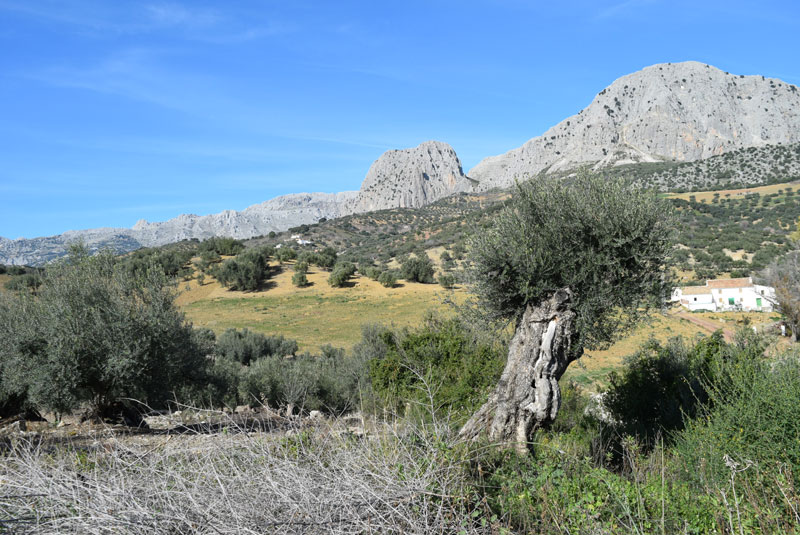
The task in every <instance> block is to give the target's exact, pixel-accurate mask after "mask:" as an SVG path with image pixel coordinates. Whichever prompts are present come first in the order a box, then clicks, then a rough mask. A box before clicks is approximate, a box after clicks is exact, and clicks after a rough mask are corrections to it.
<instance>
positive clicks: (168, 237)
mask: <svg viewBox="0 0 800 535" xmlns="http://www.w3.org/2000/svg"><path fill="white" fill-rule="evenodd" d="M355 196H356V192H354V191H345V192H342V193H292V194H289V195H282V196H280V197H276V198H274V199H270V200H268V201H264V202H262V203H260V204H254V205H253V206H249V207H247V208H245V209H244V210H242V211H241V212H237V211H235V210H225V211H223V212H220V213H218V214H211V215H205V216H198V215H193V214H189V215H187V214H182V215H180V216H178V217H176V218H174V219H170V220H169V221H164V222H158V223H148V222H147V221H144V220H141V221H139V222H138V223H136V225H134V226H133V232H134V236H136V238H137V239H138V240H139V241H140V242H141V243H142V244H143V245H145V246H155V245H163V244H165V243H172V242H176V241H180V240H184V239H191V238H197V239H200V240H203V239H206V238H210V237H212V236H231V237H234V238H252V237H254V236H261V235H263V234H267V233H269V232H270V231H276V232H279V231H283V230H286V229H288V228H291V227H295V226H298V225H302V224H308V223H316V222H317V221H319V220H320V219H321V218H323V217H325V218H328V219H330V218H333V217H340V216H342V215H346V214H347V212H345V209H346V205H347V203H348V201H351V200H352V199H354V198H355Z"/></svg>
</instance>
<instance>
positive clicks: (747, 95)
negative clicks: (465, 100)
mask: <svg viewBox="0 0 800 535" xmlns="http://www.w3.org/2000/svg"><path fill="white" fill-rule="evenodd" d="M798 141H800V92H798V90H797V87H796V86H794V85H790V84H787V83H785V82H783V81H781V80H778V79H775V78H765V77H763V76H744V75H734V74H731V73H728V72H723V71H721V70H719V69H717V68H715V67H712V66H710V65H705V64H702V63H698V62H693V61H690V62H685V63H667V64H658V65H653V66H651V67H647V68H645V69H642V70H641V71H637V72H635V73H632V74H629V75H627V76H623V77H622V78H619V79H618V80H616V81H614V82H613V83H612V84H611V85H610V86H608V87H607V88H605V89H603V90H602V91H600V93H598V94H597V96H596V97H595V98H594V99H593V100H592V102H591V104H589V106H587V107H586V108H585V109H583V110H581V111H580V112H579V113H578V114H577V115H573V116H572V117H569V118H567V119H565V120H563V121H562V122H560V123H559V124H557V125H555V126H554V127H552V128H550V129H549V130H547V131H546V132H545V133H544V134H543V135H541V136H539V137H535V138H533V139H531V140H530V141H528V142H527V143H525V144H524V145H523V146H521V147H519V148H517V149H513V150H511V151H509V152H507V153H505V154H501V155H499V156H492V157H489V158H486V159H484V160H482V161H481V162H480V163H478V165H476V166H475V167H473V168H472V169H471V170H470V171H469V173H468V174H469V176H470V177H471V178H473V179H475V180H478V181H479V182H480V185H479V188H480V189H482V190H487V189H491V188H495V187H500V188H503V187H508V186H510V185H511V184H513V181H514V179H524V178H526V177H530V176H535V175H537V174H539V173H541V172H560V171H568V170H571V169H574V168H576V167H579V166H583V165H591V166H594V167H595V168H602V167H609V166H614V165H620V164H629V163H639V162H663V161H678V162H682V161H695V160H700V159H704V158H708V157H711V156H715V155H720V154H723V153H725V152H729V151H731V150H735V149H738V148H743V147H759V146H764V145H767V144H779V143H783V144H787V143H796V142H798Z"/></svg>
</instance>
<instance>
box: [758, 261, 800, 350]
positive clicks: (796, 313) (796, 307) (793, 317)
mask: <svg viewBox="0 0 800 535" xmlns="http://www.w3.org/2000/svg"><path fill="white" fill-rule="evenodd" d="M763 277H764V279H766V282H767V284H769V285H770V286H772V287H774V288H775V299H776V300H777V309H778V311H779V312H780V313H781V314H783V316H784V318H785V319H786V323H788V324H789V327H790V328H791V329H792V342H797V335H798V331H800V251H789V252H788V253H786V254H785V255H784V256H782V257H780V258H777V259H775V260H774V261H773V262H772V263H771V264H770V265H769V266H768V267H767V268H766V269H765V270H764V273H763Z"/></svg>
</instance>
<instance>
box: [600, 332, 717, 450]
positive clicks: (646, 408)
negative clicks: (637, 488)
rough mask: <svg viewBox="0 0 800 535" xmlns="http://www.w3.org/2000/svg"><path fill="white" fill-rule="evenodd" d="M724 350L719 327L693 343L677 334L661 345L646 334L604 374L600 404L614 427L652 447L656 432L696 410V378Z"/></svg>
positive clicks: (701, 398) (699, 389)
mask: <svg viewBox="0 0 800 535" xmlns="http://www.w3.org/2000/svg"><path fill="white" fill-rule="evenodd" d="M724 351H725V342H724V341H723V339H722V333H721V332H716V333H714V334H713V335H712V336H710V337H708V338H705V339H703V340H702V341H700V342H698V343H697V344H696V345H695V346H693V347H687V346H686V344H685V343H684V342H683V340H682V339H680V338H674V339H672V340H670V341H669V342H668V343H667V344H666V345H662V344H660V343H659V342H658V341H656V340H655V339H650V340H648V341H647V342H646V343H645V344H643V345H642V347H641V348H639V350H638V351H637V352H636V353H635V354H634V355H632V356H631V357H629V358H628V359H627V362H626V364H625V367H624V368H623V370H622V371H621V372H620V373H617V372H611V374H609V377H608V382H609V386H608V388H607V389H606V391H605V394H604V398H603V404H604V405H605V407H606V408H607V409H608V411H609V413H610V414H611V416H612V418H613V419H614V420H615V421H617V422H618V428H619V431H620V432H622V433H624V434H630V435H634V436H636V437H637V438H638V439H639V440H640V441H643V442H644V443H645V444H646V445H648V446H652V445H653V443H654V440H655V438H656V436H658V435H664V436H667V437H668V436H669V433H670V432H673V431H677V430H680V429H683V425H684V421H685V418H686V417H689V418H691V417H693V416H694V415H695V414H696V413H697V410H698V407H699V405H700V404H701V403H703V402H705V401H706V399H707V395H706V391H705V387H704V386H703V383H702V380H704V379H706V380H707V379H708V378H709V371H710V366H711V362H713V361H714V360H717V359H719V358H720V355H722V354H723V352H724Z"/></svg>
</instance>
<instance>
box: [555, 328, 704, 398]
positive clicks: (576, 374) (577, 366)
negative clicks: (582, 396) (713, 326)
mask: <svg viewBox="0 0 800 535" xmlns="http://www.w3.org/2000/svg"><path fill="white" fill-rule="evenodd" d="M708 334H709V333H708V332H707V331H705V330H703V329H702V328H701V327H699V326H697V325H695V324H693V323H691V322H689V321H687V320H685V319H682V318H677V317H675V316H672V315H670V314H667V315H664V314H655V315H653V317H652V321H650V322H648V323H646V324H644V325H641V326H640V327H638V328H637V329H636V330H634V331H633V332H632V333H631V334H629V335H628V336H626V337H624V338H622V339H621V340H619V341H617V342H616V343H615V344H614V345H612V346H611V347H610V348H608V349H605V350H602V351H586V353H585V354H584V356H583V358H581V359H580V360H579V361H578V362H576V363H573V364H572V365H571V366H570V367H569V368H568V369H567V373H566V374H565V376H564V377H565V379H568V380H569V379H571V380H573V381H576V382H577V383H579V384H580V385H581V386H583V387H584V388H586V389H587V390H590V391H593V390H596V389H597V388H598V387H600V386H601V385H603V384H604V383H605V380H606V376H607V375H608V373H609V372H611V371H614V370H618V369H619V368H620V367H621V366H622V364H623V361H624V359H625V357H627V356H630V355H633V354H634V353H635V352H636V350H637V349H638V348H639V347H640V346H641V345H642V344H643V343H644V342H646V341H647V340H648V339H650V338H655V339H656V340H659V341H661V342H664V341H666V340H668V339H670V338H673V337H675V336H683V337H685V338H687V339H690V340H691V339H694V338H695V337H697V336H700V335H708Z"/></svg>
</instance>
